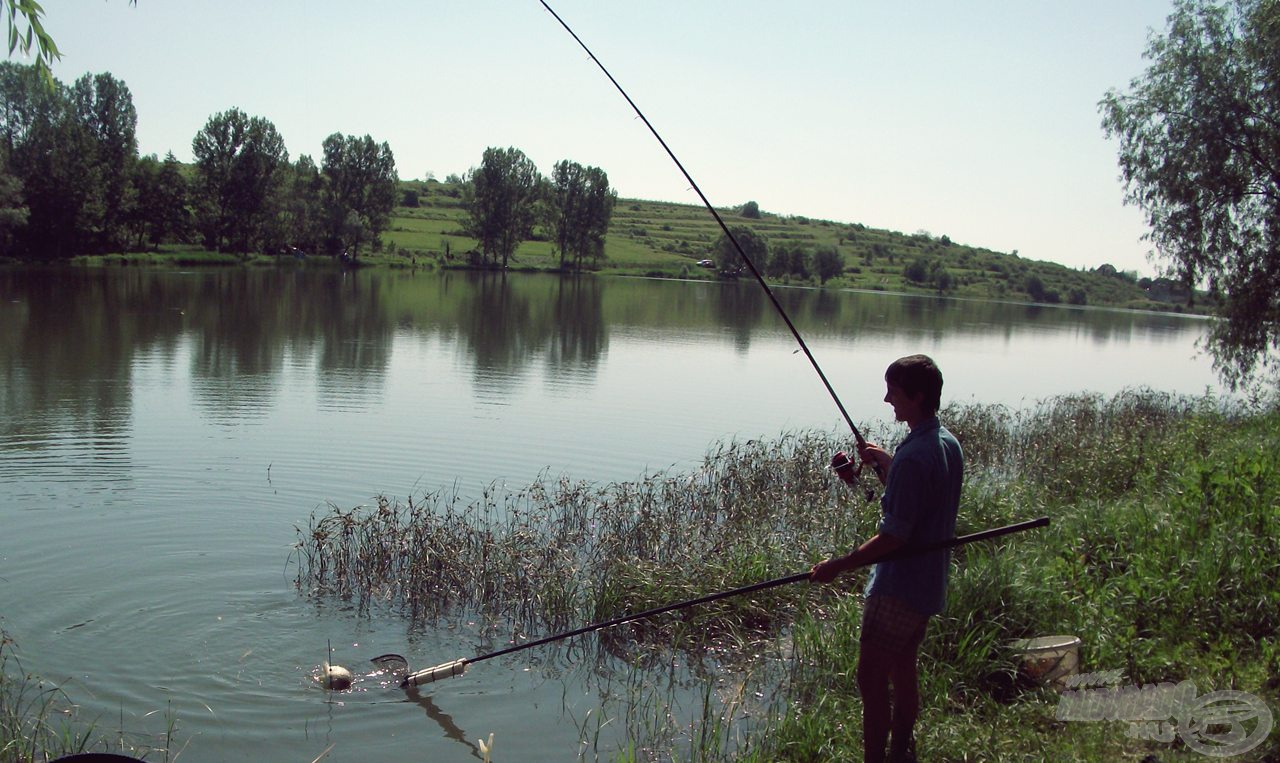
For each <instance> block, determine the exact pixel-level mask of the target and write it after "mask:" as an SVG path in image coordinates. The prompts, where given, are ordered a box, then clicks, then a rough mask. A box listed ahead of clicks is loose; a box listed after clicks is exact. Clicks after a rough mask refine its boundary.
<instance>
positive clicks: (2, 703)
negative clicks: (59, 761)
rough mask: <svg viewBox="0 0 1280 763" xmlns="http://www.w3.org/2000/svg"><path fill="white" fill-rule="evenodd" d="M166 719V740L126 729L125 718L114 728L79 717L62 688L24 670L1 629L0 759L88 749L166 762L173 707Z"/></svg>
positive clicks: (10, 762)
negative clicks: (110, 728) (107, 727)
mask: <svg viewBox="0 0 1280 763" xmlns="http://www.w3.org/2000/svg"><path fill="white" fill-rule="evenodd" d="M165 717H166V730H165V734H164V737H163V740H162V741H161V740H157V739H152V738H150V737H145V736H139V735H137V734H133V733H129V732H126V731H125V729H124V723H123V720H122V721H121V724H120V727H119V728H118V729H116V730H115V731H110V730H108V729H105V728H102V727H100V726H99V724H98V722H97V721H94V720H87V719H83V718H81V717H80V716H79V714H78V709H77V707H76V705H75V703H74V702H73V701H72V699H71V697H70V696H69V695H68V694H67V693H66V692H65V691H64V690H63V688H62V687H61V686H58V685H56V684H52V683H49V682H48V681H46V680H44V679H42V678H40V677H38V676H35V675H32V674H30V673H28V672H26V671H25V670H24V669H23V668H22V663H21V660H20V659H19V658H18V656H17V654H16V652H15V650H14V643H13V640H12V639H11V638H10V637H9V635H8V634H7V633H5V632H4V631H3V630H0V763H30V762H31V761H42V760H53V759H55V758H60V757H63V756H65V755H73V754H77V753H86V752H115V753H120V754H124V755H131V756H134V757H138V758H148V757H150V758H151V759H152V760H155V759H160V760H165V761H168V760H170V755H171V745H172V744H173V743H174V741H175V739H174V733H175V730H176V720H175V719H174V717H173V715H172V712H170V711H166V715H165ZM157 755H158V756H159V757H158V758H157V757H156V756H157ZM173 757H174V758H176V757H177V756H176V755H174V756H173Z"/></svg>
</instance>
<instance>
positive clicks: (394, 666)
mask: <svg viewBox="0 0 1280 763" xmlns="http://www.w3.org/2000/svg"><path fill="white" fill-rule="evenodd" d="M1048 524H1049V518H1048V517H1038V518H1036V519H1029V520H1027V521H1025V522H1017V523H1014V524H1011V525H1005V526H1004V527H995V528H992V529H990V530H982V531H980V532H976V533H970V534H969V535H961V536H959V537H956V538H950V539H948V540H942V541H937V542H935V543H927V544H925V545H923V546H916V547H913V548H904V549H899V550H897V551H894V552H893V553H890V554H888V555H886V556H882V557H880V558H879V559H877V560H875V561H874V562H868V563H866V564H862V565H858V566H859V567H865V566H867V565H868V564H879V563H880V562H887V561H892V560H895V559H907V558H909V557H913V556H920V555H921V554H927V553H930V552H933V551H941V550H943V549H948V548H955V547H957V546H964V545H968V544H970V543H976V542H978V541H983V540H990V539H992V538H998V537H1000V536H1002V535H1009V534H1011V533H1017V532H1022V531H1024V530H1031V529H1033V528H1036V527H1044V526H1046V525H1048ZM808 579H809V572H807V571H806V572H797V573H794V574H791V575H786V576H784V577H780V578H774V579H773V580H766V581H764V582H762V583H753V584H751V585H746V586H742V587H741V588H734V589H732V590H729V591H721V592H719V593H713V594H708V595H706V596H700V597H698V598H696V599H690V600H688V601H681V602H677V603H675V604H667V605H664V606H661V607H654V608H653V609H647V610H645V611H643V612H637V613H635V614H632V615H623V616H621V617H615V618H613V619H611V620H604V621H602V622H598V623H592V624H591V625H584V626H583V627H581V628H575V629H573V630H571V631H565V632H564V633H557V634H555V635H554V636H546V637H544V638H540V639H536V640H534V641H530V642H528V643H526V644H517V645H515V646H509V647H506V648H505V649H499V650H498V651H496V652H490V653H488V654H482V655H479V656H478V657H461V658H459V659H456V660H453V661H452V662H445V663H442V664H440V665H436V666H434V667H430V668H424V669H422V670H419V671H416V672H412V673H410V672H409V663H408V661H406V660H405V658H404V657H402V656H401V655H398V654H384V655H381V656H378V657H374V658H373V659H372V660H370V662H372V663H373V664H375V665H377V666H378V667H379V668H381V669H383V670H385V671H387V672H388V673H391V674H393V675H402V676H403V677H402V678H401V679H400V686H401V688H408V687H410V686H421V685H423V684H429V683H432V682H433V681H439V680H440V679H442V678H449V677H452V676H460V675H462V674H463V673H465V672H466V669H467V666H468V665H471V664H473V663H477V662H482V661H484V660H491V659H493V658H494V657H502V656H504V655H508V654H511V653H513V652H519V651H522V650H524V649H532V648H534V647H536V646H543V645H545V644H550V643H552V642H554V641H561V640H563V639H567V638H572V637H574V636H581V635H582V634H584V633H591V632H592V631H598V630H601V629H604V628H612V627H613V626H615V625H622V624H624V623H630V622H634V621H636V620H643V619H645V618H649V617H654V616H655V615H661V614H663V613H666V612H673V611H675V610H677V609H687V608H689V607H694V606H697V605H699V604H707V603H710V602H713V601H719V600H720V599H727V598H729V597H731V596H742V595H743V594H748V593H755V592H756V591H763V590H765V589H767V588H775V587H777V586H783V585H789V584H791V583H798V582H800V581H801V580H808Z"/></svg>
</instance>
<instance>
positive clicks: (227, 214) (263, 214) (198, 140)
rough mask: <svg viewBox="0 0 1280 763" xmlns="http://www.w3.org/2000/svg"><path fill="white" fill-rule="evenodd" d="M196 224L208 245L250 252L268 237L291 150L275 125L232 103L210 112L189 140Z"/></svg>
mask: <svg viewBox="0 0 1280 763" xmlns="http://www.w3.org/2000/svg"><path fill="white" fill-rule="evenodd" d="M191 153H192V155H193V156H194V157H195V164H196V178H197V182H196V189H195V195H196V201H197V221H198V222H197V224H198V225H199V227H200V229H201V232H202V233H203V234H204V238H205V245H206V246H210V247H214V248H216V249H218V250H220V251H221V250H223V249H224V248H229V249H231V250H232V251H237V252H249V251H252V250H253V249H254V248H255V247H258V246H261V245H262V244H263V242H264V241H265V240H266V238H267V236H266V233H267V229H268V226H269V225H270V223H271V222H272V220H273V218H274V216H275V215H274V213H275V206H276V204H277V201H278V197H277V194H276V191H277V186H278V184H279V182H280V180H281V179H282V172H281V169H282V168H283V167H285V166H287V164H288V161H289V152H288V151H286V150H285V147H284V139H283V138H281V137H280V133H279V132H277V131H276V127H275V125H273V124H272V123H271V122H270V121H268V120H266V119H264V118H262V117H250V116H248V115H247V114H245V113H244V112H243V111H241V110H239V109H236V108H233V109H230V110H228V111H224V112H222V113H220V114H215V115H213V116H212V117H209V121H208V122H207V123H206V124H205V126H204V127H203V128H202V129H201V130H200V132H198V133H196V137H195V139H194V140H192V142H191Z"/></svg>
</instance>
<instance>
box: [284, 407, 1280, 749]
mask: <svg viewBox="0 0 1280 763" xmlns="http://www.w3.org/2000/svg"><path fill="white" fill-rule="evenodd" d="M942 419H943V421H944V422H945V423H946V424H947V425H948V426H949V427H950V428H951V429H952V430H953V431H954V432H956V433H957V435H958V436H960V437H961V439H962V442H963V444H964V447H965V451H966V460H967V467H968V468H967V479H966V486H965V492H964V497H963V501H962V505H961V516H960V523H959V524H960V526H959V528H958V529H959V531H960V532H969V531H973V530H977V529H982V528H986V527H991V526H996V525H1001V524H1007V523H1009V522H1013V521H1018V520H1021V519H1026V518H1029V517H1033V516H1038V515H1041V514H1048V515H1050V516H1051V517H1052V518H1053V524H1052V525H1051V526H1050V527H1049V528H1046V529H1042V530H1037V531H1035V532H1033V533H1028V534H1024V535H1020V536H1014V537H1013V538H1011V539H1007V540H1005V541H1003V542H1001V543H1000V544H998V545H993V544H983V545H975V546H969V547H965V548H962V549H958V550H957V551H956V553H955V554H954V557H953V558H954V566H953V570H952V577H951V583H950V587H949V593H948V605H947V608H946V610H945V612H943V613H942V614H941V615H940V616H938V617H936V618H934V621H933V622H932V624H931V626H930V632H929V636H928V638H927V639H926V642H925V645H924V648H923V651H922V655H921V683H922V692H923V704H924V708H925V709H924V714H923V716H922V720H921V725H920V737H919V740H918V741H919V747H920V751H921V754H922V756H923V757H925V758H926V759H942V760H1006V759H1026V760H1045V759H1086V760H1112V759H1117V758H1120V757H1123V756H1128V755H1136V756H1137V757H1141V756H1142V754H1147V753H1153V754H1156V755H1159V756H1160V757H1161V759H1164V758H1165V756H1167V755H1174V756H1178V755H1183V754H1186V755H1190V754H1191V753H1188V752H1186V751H1185V750H1184V749H1182V748H1181V747H1180V745H1181V743H1180V742H1179V743H1175V744H1174V745H1173V746H1170V745H1162V744H1160V743H1154V742H1137V741H1134V740H1130V739H1127V738H1126V736H1125V733H1124V728H1123V726H1122V725H1119V724H1115V723H1112V724H1102V723H1097V724H1090V723H1079V722H1077V723H1063V722H1058V721H1056V720H1054V710H1055V705H1056V695H1053V694H1052V693H1051V692H1049V691H1047V690H1044V689H1041V688H1038V687H1036V686H1034V685H1032V684H1029V683H1028V682H1026V681H1025V680H1022V679H1021V678H1020V677H1019V676H1018V675H1017V673H1016V661H1015V660H1014V659H1013V657H1012V655H1011V654H1010V652H1009V649H1008V644H1009V642H1010V641H1011V640H1013V639H1018V638H1023V637H1030V636H1038V635H1049V634H1056V633H1066V634H1074V635H1078V636H1080V637H1081V638H1082V639H1083V642H1084V645H1083V652H1082V656H1083V659H1084V663H1085V669H1099V670H1121V671H1122V672H1123V674H1124V675H1125V676H1126V680H1127V681H1131V682H1135V683H1138V684H1144V683H1152V682H1160V681H1174V682H1177V681H1180V680H1183V679H1191V680H1193V681H1194V682H1195V683H1196V684H1197V686H1198V687H1199V689H1200V691H1201V692H1202V693H1203V692H1208V691H1211V690H1215V689H1224V688H1237V689H1241V690H1244V691H1248V692H1251V693H1254V694H1257V695H1259V696H1262V697H1264V698H1265V699H1267V700H1268V701H1270V702H1272V703H1273V706H1274V703H1275V701H1276V698H1277V690H1278V689H1280V679H1277V678H1276V676H1280V645H1277V641H1276V635H1275V634H1276V632H1277V628H1278V627H1280V591H1278V588H1277V586H1276V585H1275V581H1276V580H1277V579H1280V412H1278V411H1277V408H1276V407H1275V406H1274V405H1266V406H1255V407H1253V408H1249V409H1245V408H1242V407H1240V406H1232V405H1228V404H1226V403H1224V402H1223V401H1219V400H1215V399H1213V398H1211V397H1200V398H1185V397H1175V396H1171V395H1165V394H1161V393H1156V392H1151V391H1147V390H1130V391H1126V392H1123V393H1120V394H1118V395H1116V396H1114V397H1111V398H1104V397H1102V396H1096V395H1072V396H1063V397H1057V398H1053V399H1051V400H1047V401H1044V402H1042V403H1040V404H1038V405H1036V406H1034V407H1032V408H1029V409H1026V410H1021V411H1012V410H1009V409H1006V408H1004V407H1000V406H986V405H961V406H951V407H949V408H948V409H946V410H944V411H943V413H942ZM883 434H884V433H875V434H874V435H873V439H879V440H881V441H884V440H885V439H887V438H886V437H884V436H882V435H883ZM903 434H904V432H902V431H901V430H898V431H896V432H894V433H893V436H897V437H900V436H902V435H903ZM840 447H847V444H846V443H844V442H843V438H842V437H840V436H837V435H833V434H830V433H814V432H805V433H794V434H787V435H783V436H781V437H780V438H778V439H777V440H775V441H770V442H757V441H751V442H746V443H738V442H733V443H727V444H723V445H720V446H717V447H715V448H714V449H713V450H712V451H710V452H709V453H708V454H707V457H706V459H705V461H704V463H703V465H702V467H701V468H700V469H698V470H695V471H693V472H691V473H687V474H666V473H661V474H655V475H651V476H648V477H646V478H644V479H641V480H637V481H634V482H625V483H615V484H611V485H606V486H595V485H590V484H587V483H581V482H573V481H570V480H567V479H562V480H558V481H553V482H547V481H539V482H537V483H535V484H534V485H531V486H529V487H527V488H525V489H522V490H518V491H511V492H507V491H503V490H500V489H498V488H494V489H493V490H492V491H490V493H489V494H486V495H485V496H483V497H482V498H481V499H480V500H478V501H474V502H464V501H462V500H460V499H459V498H458V497H457V496H456V495H451V494H435V495H432V496H427V497H426V498H424V499H420V500H416V501H412V502H406V503H404V504H401V503H397V502H393V501H386V500H383V501H379V502H378V504H377V505H376V506H373V507H368V508H359V509H353V510H342V509H338V508H332V509H331V510H330V511H329V512H328V513H327V514H324V515H319V516H313V517H312V520H311V523H310V525H309V526H308V527H307V528H299V542H298V547H297V552H296V553H297V555H298V558H299V561H300V564H299V565H298V576H297V584H298V586H299V588H300V589H301V590H303V591H304V592H306V593H308V594H311V595H318V596H339V597H343V598H347V599H350V600H352V601H354V602H357V603H358V604H359V605H360V606H361V607H362V608H365V609H368V608H369V607H372V606H375V605H377V606H387V607H390V608H392V609H394V610H396V611H399V612H401V613H403V614H404V615H406V616H408V617H410V618H413V619H414V620H416V621H419V622H429V621H431V620H432V619H435V618H440V617H447V616H449V614H450V613H451V612H456V611H459V610H463V609H472V608H474V609H480V610H483V611H486V612H488V613H490V614H491V615H493V616H495V617H506V618H508V619H509V620H510V621H511V622H512V623H513V624H516V625H518V626H519V627H520V628H523V629H525V630H527V631H528V632H529V633H530V634H531V635H543V634H545V633H548V632H554V631H555V630H557V629H562V628H564V627H565V626H568V625H580V624H582V623H583V622H584V621H592V620H601V619H607V618H610V617H614V616H617V615H619V614H622V613H624V612H632V611H637V610H640V609H643V608H647V607H651V606H655V605H658V604H665V603H669V602H672V601H677V600H681V599H683V598H690V597H693V596H696V595H701V594H703V593H707V592H710V591H714V590H721V589H726V588H731V587H735V586H738V585H744V584H747V583H750V582H756V581H759V580H764V579H767V578H770V577H775V576H778V575H782V574H787V573H790V572H795V571H798V570H803V569H805V568H806V567H807V566H808V565H809V564H811V563H812V562H813V561H815V560H817V559H820V558H824V557H826V556H828V555H829V554H831V553H833V552H837V551H843V550H845V549H847V548H849V547H851V546H852V545H854V544H856V543H857V542H858V541H859V540H861V539H863V538H865V537H867V536H868V535H870V534H871V533H872V532H874V528H875V523H876V521H877V519H878V506H877V505H876V503H875V501H876V499H877V497H878V488H877V487H876V486H874V485H870V484H864V485H863V486H862V489H857V490H852V491H851V490H848V489H847V488H845V487H844V486H843V485H840V484H839V483H838V481H837V480H835V479H833V477H832V476H831V475H830V473H829V472H828V471H827V470H826V469H825V464H826V461H827V458H828V456H829V454H830V453H831V451H833V450H835V449H837V448H840ZM864 490H865V492H864ZM862 582H863V578H862V576H860V575H853V576H846V578H845V579H842V581H840V584H839V585H837V586H829V587H817V586H808V585H803V584H802V585H797V586H788V587H785V588H783V589H773V590H771V591H769V592H767V593H765V594H761V595H759V596H753V597H751V598H750V599H748V600H737V601H735V600H729V601H726V602H723V603H719V604H717V605H713V606H709V607H703V608H699V609H696V610H686V611H682V612H679V613H673V614H672V615H670V616H666V617H664V618H663V619H660V620H658V621H656V622H646V623H638V624H635V626H634V627H631V628H629V629H625V630H624V629H614V630H611V631H610V632H608V633H607V635H606V636H605V637H603V638H602V639H601V644H602V645H603V646H604V647H605V648H606V649H609V651H611V652H613V653H615V654H621V655H624V656H625V655H633V656H635V657H636V658H637V659H638V658H639V655H640V654H642V653H644V652H645V649H643V648H641V647H643V645H650V646H662V647H667V648H672V649H676V650H682V651H684V652H685V653H686V654H687V655H688V656H689V658H690V659H698V658H699V656H700V655H706V654H708V653H710V652H712V651H714V654H715V655H716V658H717V659H720V660H721V666H722V667H723V666H724V664H725V663H726V662H729V660H727V659H726V658H725V655H726V654H733V653H735V652H736V653H738V654H740V655H743V658H742V659H741V660H740V661H739V662H738V663H736V664H734V665H733V669H734V670H738V671H741V672H742V673H744V674H748V673H753V672H755V673H756V675H757V676H769V677H767V678H759V679H757V684H756V685H755V686H753V687H752V691H755V692H757V693H760V694H763V695H765V697H766V700H765V701H763V702H761V703H759V704H760V705H761V706H763V707H766V708H772V712H771V713H770V714H768V715H767V717H765V718H761V716H760V713H759V712H756V713H754V714H753V716H752V718H751V720H750V721H748V722H746V723H745V724H742V723H741V715H738V716H735V715H734V713H733V712H732V708H730V711H729V712H727V713H726V707H729V706H731V705H733V703H732V702H728V703H713V702H708V703H706V705H705V707H704V709H703V710H702V714H701V718H700V720H699V721H698V722H697V724H696V726H697V728H694V729H691V730H690V732H689V734H688V735H687V736H686V737H685V739H686V742H687V744H688V745H689V747H688V749H687V750H686V751H685V752H683V753H682V752H680V751H679V749H676V748H672V747H671V746H670V745H668V747H667V748H666V749H665V751H663V752H655V750H658V749H661V747H662V746H661V745H656V744H655V743H653V740H652V736H653V734H654V732H653V730H652V729H653V728H654V727H656V726H657V725H658V724H656V723H655V722H654V721H653V720H652V719H653V718H655V717H657V715H660V714H662V707H663V705H662V704H661V703H660V702H658V701H657V700H655V699H654V698H653V697H652V696H651V694H650V693H646V692H648V691H649V690H646V689H644V688H643V682H636V683H637V686H638V687H639V688H637V690H636V693H635V696H634V699H635V701H636V703H637V704H638V706H639V711H638V712H631V711H628V712H625V713H621V714H620V719H621V722H625V723H626V724H627V727H628V734H627V736H626V738H627V743H626V745H625V747H624V749H621V750H619V751H617V755H618V756H619V757H620V758H622V759H652V758H665V757H674V758H688V759H698V760H716V759H735V758H745V759H754V760H762V761H763V760H840V759H856V758H857V754H858V753H857V751H858V750H860V746H861V741H860V738H859V734H860V731H859V718H860V705H859V700H858V697H857V692H856V687H855V681H854V678H853V676H854V672H855V666H856V661H857V651H858V650H857V630H858V629H857V622H858V619H859V618H860V614H861V603H860V597H858V596H850V595H846V594H847V593H848V592H849V591H852V590H856V589H857V588H858V587H860V586H861V584H862ZM762 640H764V641H768V642H771V643H775V644H782V645H784V648H783V649H781V650H772V652H771V653H772V654H774V655H775V657H773V659H774V660H777V659H780V658H778V657H776V655H777V654H778V652H779V651H781V652H785V654H786V657H785V659H784V661H785V663H786V667H787V670H786V671H785V672H784V677H783V678H777V677H776V676H777V673H776V672H770V671H767V670H757V668H758V667H759V666H758V665H755V664H753V663H752V661H751V660H750V659H749V658H748V657H747V655H751V654H756V653H760V654H767V653H770V652H766V651H764V650H758V649H753V648H751V647H752V645H754V644H758V643H760V642H761V641H762ZM707 680H714V679H713V678H710V677H709V678H708V679H707ZM761 681H762V682H763V683H761ZM708 696H709V695H708ZM646 718H648V719H649V720H646ZM597 722H599V720H598V719H597ZM633 723H634V724H637V726H636V729H634V730H633V729H632V726H631V724H633ZM697 740H704V741H703V742H701V743H700V742H698V741H697ZM677 747H678V746H677ZM1261 750H1262V753H1261V754H1262V755H1266V754H1270V755H1275V754H1277V753H1280V742H1271V746H1270V747H1266V746H1264V747H1263V748H1261ZM1257 752H1258V751H1255V753H1257Z"/></svg>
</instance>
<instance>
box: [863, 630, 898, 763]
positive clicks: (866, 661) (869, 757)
mask: <svg viewBox="0 0 1280 763" xmlns="http://www.w3.org/2000/svg"><path fill="white" fill-rule="evenodd" d="M892 659H893V655H892V654H891V653H890V652H887V651H885V650H884V649H882V648H880V647H878V646H875V645H874V644H870V643H867V642H863V643H862V645H861V647H860V650H859V652H858V693H859V694H861V695H862V759H863V760H864V761H865V763H882V761H884V760H885V756H884V746H885V743H886V742H888V740H889V723H890V717H891V715H890V704H889V666H890V662H891V660H892ZM892 717H893V718H896V717H897V716H896V713H895V714H893V716H892Z"/></svg>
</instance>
